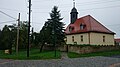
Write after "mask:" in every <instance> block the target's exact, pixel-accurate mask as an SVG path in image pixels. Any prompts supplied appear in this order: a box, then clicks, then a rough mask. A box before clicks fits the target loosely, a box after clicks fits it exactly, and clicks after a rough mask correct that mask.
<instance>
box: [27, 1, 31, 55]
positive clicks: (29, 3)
mask: <svg viewBox="0 0 120 67" xmlns="http://www.w3.org/2000/svg"><path fill="white" fill-rule="evenodd" d="M30 17H31V0H29V18H28V19H29V21H28V45H27V57H29V48H30V47H29V45H30V19H31V18H30Z"/></svg>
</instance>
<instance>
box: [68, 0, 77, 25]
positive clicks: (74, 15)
mask: <svg viewBox="0 0 120 67" xmlns="http://www.w3.org/2000/svg"><path fill="white" fill-rule="evenodd" d="M70 17H71V24H73V23H74V22H75V21H76V19H77V18H78V12H77V9H76V8H75V1H74V0H73V8H72V10H71V13H70Z"/></svg>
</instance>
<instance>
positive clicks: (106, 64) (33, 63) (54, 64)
mask: <svg viewBox="0 0 120 67" xmlns="http://www.w3.org/2000/svg"><path fill="white" fill-rule="evenodd" d="M0 67H120V58H117V57H102V56H97V57H88V58H72V59H70V58H61V59H52V60H7V59H0Z"/></svg>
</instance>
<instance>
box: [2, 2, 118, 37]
mask: <svg viewBox="0 0 120 67" xmlns="http://www.w3.org/2000/svg"><path fill="white" fill-rule="evenodd" d="M75 2H76V8H77V10H78V13H79V14H78V17H79V18H80V17H83V16H85V15H91V16H93V17H94V18H95V19H96V20H98V21H99V22H100V23H101V24H103V25H105V26H106V27H107V28H108V29H110V30H111V31H113V32H115V33H116V35H115V37H116V38H118V37H120V32H119V31H120V0H75ZM53 6H58V8H59V10H60V11H61V12H60V13H61V17H63V18H64V19H63V20H62V21H63V22H64V23H65V24H66V26H67V25H68V24H69V23H70V11H71V9H72V7H73V0H32V16H31V21H32V23H31V25H32V27H34V31H36V32H39V31H40V29H41V28H42V26H43V25H44V23H45V21H47V19H48V18H49V13H50V12H51V10H52V8H53ZM27 7H28V0H0V29H2V27H3V26H4V25H6V24H7V25H10V24H13V23H16V21H15V19H13V18H11V17H8V16H6V15H5V14H3V13H2V12H4V13H6V14H8V15H10V16H12V17H14V18H16V19H17V18H18V14H19V13H21V21H27V20H28V14H27V13H28V8H27ZM1 11H2V12H1ZM7 21H9V22H7ZM10 21H11V22H10Z"/></svg>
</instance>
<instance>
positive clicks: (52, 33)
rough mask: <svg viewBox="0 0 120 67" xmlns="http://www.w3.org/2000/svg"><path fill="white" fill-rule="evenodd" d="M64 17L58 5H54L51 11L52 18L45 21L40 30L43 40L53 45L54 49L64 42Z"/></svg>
mask: <svg viewBox="0 0 120 67" xmlns="http://www.w3.org/2000/svg"><path fill="white" fill-rule="evenodd" d="M62 19H63V18H61V15H60V11H58V7H57V6H54V7H53V9H52V11H51V13H50V19H48V21H46V22H45V24H44V26H43V28H42V30H41V31H40V35H41V39H42V42H43V43H47V44H51V45H53V46H54V49H56V47H58V46H60V45H61V44H62V43H63V42H64V38H65V34H64V25H65V24H64V23H63V22H61V20H62Z"/></svg>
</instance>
